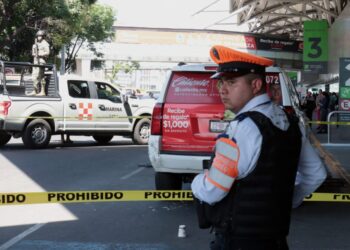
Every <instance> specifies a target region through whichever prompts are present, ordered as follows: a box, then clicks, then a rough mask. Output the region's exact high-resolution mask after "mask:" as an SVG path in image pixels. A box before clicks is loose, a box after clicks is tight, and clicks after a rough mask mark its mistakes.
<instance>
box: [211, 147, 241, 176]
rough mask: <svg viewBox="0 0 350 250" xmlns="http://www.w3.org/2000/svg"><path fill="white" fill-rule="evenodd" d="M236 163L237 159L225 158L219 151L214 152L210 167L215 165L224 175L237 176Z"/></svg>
mask: <svg viewBox="0 0 350 250" xmlns="http://www.w3.org/2000/svg"><path fill="white" fill-rule="evenodd" d="M237 165H238V163H237V161H235V160H232V159H230V158H227V157H226V156H224V155H222V154H220V153H216V154H215V158H214V161H213V164H212V167H215V168H216V169H218V170H219V171H221V172H222V173H224V174H225V175H228V176H230V177H232V178H236V177H237V176H238V169H237Z"/></svg>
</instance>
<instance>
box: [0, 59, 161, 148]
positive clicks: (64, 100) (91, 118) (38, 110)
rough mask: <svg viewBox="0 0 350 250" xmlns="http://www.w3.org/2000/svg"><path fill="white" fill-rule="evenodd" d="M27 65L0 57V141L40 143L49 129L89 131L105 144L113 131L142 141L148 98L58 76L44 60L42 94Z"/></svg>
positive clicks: (149, 105) (151, 101)
mask: <svg viewBox="0 0 350 250" xmlns="http://www.w3.org/2000/svg"><path fill="white" fill-rule="evenodd" d="M32 67H33V65H32V64H29V63H15V62H2V61H0V146H3V145H5V144H6V143H7V142H8V141H9V140H10V139H11V137H12V136H13V137H15V138H19V137H22V140H23V143H24V145H25V146H26V147H29V148H45V147H46V146H47V145H48V144H49V142H50V139H51V135H52V134H68V135H86V136H93V138H94V139H95V140H96V141H97V142H98V143H108V142H109V141H110V140H111V139H112V137H113V136H114V135H124V136H131V137H132V139H133V141H134V142H135V143H137V144H147V143H148V138H149V130H150V117H151V115H152V110H153V106H154V104H155V100H154V99H147V100H138V99H132V98H126V97H125V95H123V94H122V93H121V91H120V90H119V89H117V88H116V87H115V86H113V85H112V84H110V83H108V82H106V81H105V80H98V79H90V78H89V79H86V78H82V77H80V76H74V75H63V76H58V75H57V73H56V69H55V66H54V65H44V66H42V67H45V77H44V79H43V80H44V81H46V96H28V93H29V92H31V91H32V90H33V82H32V77H31V71H32Z"/></svg>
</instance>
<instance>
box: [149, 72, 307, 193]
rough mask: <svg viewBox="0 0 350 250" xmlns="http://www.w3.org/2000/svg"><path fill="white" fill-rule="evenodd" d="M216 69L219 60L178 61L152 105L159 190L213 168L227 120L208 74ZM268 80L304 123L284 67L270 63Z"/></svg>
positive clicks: (174, 186)
mask: <svg viewBox="0 0 350 250" xmlns="http://www.w3.org/2000/svg"><path fill="white" fill-rule="evenodd" d="M215 70H216V66H215V65H184V66H178V67H176V68H174V69H173V70H172V72H171V74H170V76H169V78H168V79H167V81H166V84H164V87H163V89H162V91H161V94H160V97H159V98H158V100H157V103H156V105H155V107H154V110H153V116H152V122H151V135H150V138H149V142H148V155H149V159H150V161H151V164H152V166H153V168H154V170H155V184H156V188H157V189H159V190H162V189H163V190H164V189H168V190H176V189H181V187H182V183H183V181H189V180H191V179H192V177H193V176H194V175H195V174H197V173H199V172H201V171H203V169H205V168H208V167H209V161H210V157H211V154H212V151H213V147H214V144H215V140H216V137H217V135H218V134H219V133H222V132H223V131H224V130H225V129H226V126H227V125H228V122H229V121H227V120H226V119H225V115H224V114H225V108H224V105H223V104H222V102H221V99H220V96H219V93H218V90H217V87H216V84H217V80H214V79H210V76H211V75H212V74H213V73H214V72H215ZM266 81H267V84H268V86H270V85H271V86H272V85H276V86H279V88H280V92H279V93H275V94H276V96H278V95H277V94H280V96H281V98H280V100H276V101H280V103H279V104H280V105H282V106H283V107H284V108H285V109H286V110H287V111H288V112H296V113H297V114H298V116H300V117H301V122H303V123H304V124H305V121H304V120H303V113H302V112H301V111H300V109H299V108H300V102H299V98H298V94H297V92H296V90H295V88H294V86H293V84H292V82H291V81H290V79H289V78H288V77H287V75H286V74H285V73H284V72H283V70H281V69H280V68H277V67H270V68H267V73H266ZM272 91H273V90H272V87H271V91H269V92H272ZM226 113H227V112H226ZM231 119H232V118H231Z"/></svg>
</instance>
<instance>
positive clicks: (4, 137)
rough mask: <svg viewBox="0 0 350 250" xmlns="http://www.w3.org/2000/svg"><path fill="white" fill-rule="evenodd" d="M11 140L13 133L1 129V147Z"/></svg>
mask: <svg viewBox="0 0 350 250" xmlns="http://www.w3.org/2000/svg"><path fill="white" fill-rule="evenodd" d="M9 140H11V135H10V134H8V133H6V132H5V131H3V130H1V131H0V147H1V146H4V145H5V144H6V143H8V142H9Z"/></svg>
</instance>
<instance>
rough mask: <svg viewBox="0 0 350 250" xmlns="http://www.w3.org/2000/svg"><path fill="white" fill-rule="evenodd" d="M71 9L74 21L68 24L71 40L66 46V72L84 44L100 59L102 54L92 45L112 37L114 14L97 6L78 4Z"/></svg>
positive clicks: (105, 8)
mask: <svg viewBox="0 0 350 250" xmlns="http://www.w3.org/2000/svg"><path fill="white" fill-rule="evenodd" d="M72 7H73V10H72V12H73V13H74V19H72V20H71V22H70V27H71V29H70V32H71V33H72V34H73V35H72V37H73V39H71V40H70V41H69V43H68V44H67V45H66V53H67V58H66V70H67V69H70V68H71V67H72V65H73V64H74V62H75V57H76V55H77V53H78V52H79V50H80V48H81V47H82V46H83V45H84V44H86V45H87V48H89V49H90V50H91V51H93V52H94V54H95V55H96V56H97V57H100V56H102V54H101V53H99V52H98V51H97V50H96V48H95V46H94V43H95V42H98V41H103V40H106V39H108V38H112V37H113V36H114V32H113V30H112V26H113V22H114V14H113V11H112V9H111V8H108V7H104V6H101V5H98V4H93V5H89V6H85V5H81V4H80V3H78V4H76V5H75V6H72Z"/></svg>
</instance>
